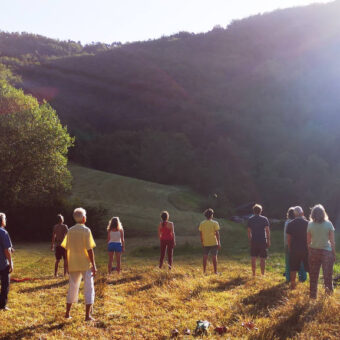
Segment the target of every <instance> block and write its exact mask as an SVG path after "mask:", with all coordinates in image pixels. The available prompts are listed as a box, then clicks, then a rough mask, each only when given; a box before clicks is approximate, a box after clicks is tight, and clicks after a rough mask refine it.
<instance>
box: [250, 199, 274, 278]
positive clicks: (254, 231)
mask: <svg viewBox="0 0 340 340" xmlns="http://www.w3.org/2000/svg"><path fill="white" fill-rule="evenodd" d="M253 213H254V215H253V216H252V217H250V218H249V220H248V239H249V241H250V256H251V269H252V272H253V276H255V275H256V258H257V257H259V258H260V267H261V274H262V275H264V272H265V268H266V258H267V256H268V248H269V247H270V229H269V221H268V218H267V217H265V216H262V215H261V213H262V206H261V205H259V204H255V205H254V206H253Z"/></svg>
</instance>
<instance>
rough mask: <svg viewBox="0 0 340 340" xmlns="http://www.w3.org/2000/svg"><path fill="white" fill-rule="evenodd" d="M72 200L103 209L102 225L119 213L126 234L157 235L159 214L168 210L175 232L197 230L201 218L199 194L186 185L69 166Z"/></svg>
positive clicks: (200, 198) (183, 232)
mask: <svg viewBox="0 0 340 340" xmlns="http://www.w3.org/2000/svg"><path fill="white" fill-rule="evenodd" d="M70 170H71V172H72V175H73V189H72V196H71V198H72V199H73V200H77V201H80V202H83V203H84V204H86V205H88V206H91V207H101V208H104V209H105V210H106V213H105V216H103V220H102V223H101V224H102V225H103V228H105V226H106V223H107V221H108V220H109V219H110V218H111V217H112V216H119V217H120V218H121V220H122V223H123V225H124V228H125V229H126V232H127V234H128V235H129V236H139V235H146V234H148V235H149V234H152V233H155V234H156V230H157V225H158V223H159V220H160V218H159V214H160V212H161V211H162V210H168V211H169V213H170V216H171V220H172V221H174V223H175V225H176V233H177V234H181V235H185V234H193V233H195V232H196V231H197V225H198V223H199V222H200V221H201V220H202V218H203V216H202V213H201V211H200V210H201V209H202V208H201V204H202V197H200V196H199V195H197V194H195V193H194V192H192V191H190V190H189V189H187V188H185V187H178V186H168V185H162V184H157V183H152V182H147V181H143V180H139V179H134V178H129V177H124V176H119V175H115V174H111V173H106V172H103V171H98V170H92V169H88V168H84V167H81V166H78V165H74V164H73V165H71V166H70Z"/></svg>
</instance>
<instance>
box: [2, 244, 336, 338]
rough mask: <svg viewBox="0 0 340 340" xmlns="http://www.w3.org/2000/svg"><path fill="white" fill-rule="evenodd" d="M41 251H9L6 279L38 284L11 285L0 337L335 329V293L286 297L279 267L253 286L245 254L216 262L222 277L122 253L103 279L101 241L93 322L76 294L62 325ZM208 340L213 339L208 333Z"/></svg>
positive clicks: (196, 262)
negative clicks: (201, 322)
mask: <svg viewBox="0 0 340 340" xmlns="http://www.w3.org/2000/svg"><path fill="white" fill-rule="evenodd" d="M135 242H136V241H135V240H131V241H129V248H131V249H132V248H134V245H135V244H134V243H135ZM48 246H49V245H48V244H40V245H37V244H35V245H27V244H26V245H25V246H21V245H17V252H16V254H15V263H16V270H15V273H14V274H13V277H26V276H30V277H34V278H38V279H39V280H37V281H33V282H24V283H13V284H12V286H11V292H10V302H9V305H10V307H11V308H12V311H11V312H9V313H1V312H0V313H1V327H0V338H1V339H22V338H34V339H38V338H39V339H61V338H67V339H79V338H82V339H93V338H95V337H96V338H98V339H168V338H169V335H170V332H171V330H172V329H173V328H178V329H179V331H180V332H181V333H182V332H183V330H184V328H186V327H188V328H190V329H191V330H193V329H194V327H195V323H196V320H198V319H207V320H209V321H210V322H211V323H212V325H213V327H215V326H217V325H225V326H227V327H228V332H227V334H226V337H223V338H228V337H230V338H232V339H235V338H242V339H244V338H249V339H287V338H294V337H295V338H298V339H312V338H315V339H337V335H338V334H339V331H340V326H339V325H340V306H339V298H340V296H339V293H338V292H336V293H335V295H334V296H333V297H330V298H328V297H325V296H324V294H323V292H322V289H320V295H319V298H318V300H317V301H316V302H310V301H309V299H308V298H307V296H308V289H307V288H308V285H307V284H305V285H299V286H298V289H297V290H296V291H295V292H290V291H289V289H288V288H287V286H286V285H285V284H284V283H283V278H282V275H281V271H282V268H279V267H278V268H276V269H272V270H271V271H269V272H268V273H267V275H266V277H265V278H260V277H259V278H257V279H256V280H253V279H251V273H250V267H249V258H248V256H243V257H241V258H240V259H239V260H237V261H235V260H232V259H230V258H229V257H223V256H221V257H220V271H221V273H222V274H221V275H220V276H215V275H207V276H203V275H202V274H201V258H200V256H198V255H195V254H194V255H186V256H184V255H178V252H176V254H175V267H174V269H173V271H172V272H171V273H169V272H168V271H167V270H166V269H164V270H162V271H160V270H158V269H157V268H156V264H157V256H156V254H155V256H153V255H151V256H149V255H148V256H147V257H145V258H143V257H141V256H140V255H139V256H138V257H136V256H134V255H133V254H131V253H130V252H129V251H128V252H127V253H126V254H125V255H124V262H123V272H122V275H121V277H117V276H116V275H114V274H113V275H111V276H110V277H106V276H105V275H104V272H105V269H106V252H105V244H104V242H103V241H99V242H98V244H97V249H96V257H97V263H98V266H99V270H100V272H101V273H100V274H99V275H98V277H97V278H96V302H95V309H94V316H95V317H96V319H97V320H96V322H92V323H85V322H84V321H83V316H84V315H83V313H84V305H83V304H84V298H83V295H82V294H81V295H80V300H79V303H78V304H75V305H74V308H73V319H72V320H67V321H66V320H65V319H64V318H63V314H64V308H65V296H66V292H67V285H68V283H67V280H64V279H63V278H59V279H54V278H52V276H51V273H52V270H53V269H52V268H53V262H54V258H53V255H52V253H51V252H49V250H48ZM271 262H272V261H271ZM209 270H211V265H209ZM320 288H321V287H320ZM251 320H252V321H253V322H254V323H255V325H256V328H258V330H252V331H248V330H247V329H246V328H244V327H243V326H242V322H247V321H251ZM181 338H182V339H184V338H185V337H181ZM208 338H209V339H219V338H221V337H219V336H215V335H214V333H213V331H212V329H211V332H210V335H209V337H208ZM186 339H192V337H191V336H190V337H186Z"/></svg>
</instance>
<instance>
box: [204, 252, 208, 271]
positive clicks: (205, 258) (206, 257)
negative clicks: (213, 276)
mask: <svg viewBox="0 0 340 340" xmlns="http://www.w3.org/2000/svg"><path fill="white" fill-rule="evenodd" d="M207 261H208V255H203V274H205V271H206V269H207Z"/></svg>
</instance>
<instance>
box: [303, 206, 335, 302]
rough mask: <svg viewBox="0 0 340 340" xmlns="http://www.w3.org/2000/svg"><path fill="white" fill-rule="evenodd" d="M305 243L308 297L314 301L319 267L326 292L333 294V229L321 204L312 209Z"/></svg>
mask: <svg viewBox="0 0 340 340" xmlns="http://www.w3.org/2000/svg"><path fill="white" fill-rule="evenodd" d="M307 243H308V246H309V277H310V297H311V298H312V299H316V297H317V290H318V279H319V273H320V267H321V266H322V272H323V278H324V284H325V289H326V292H327V293H331V292H333V280H332V276H333V266H334V262H335V242H334V227H333V224H332V222H330V221H329V220H328V216H327V213H326V211H325V208H324V207H323V206H322V205H321V204H318V205H316V206H314V208H313V209H312V212H311V217H310V222H309V223H308V228H307Z"/></svg>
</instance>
